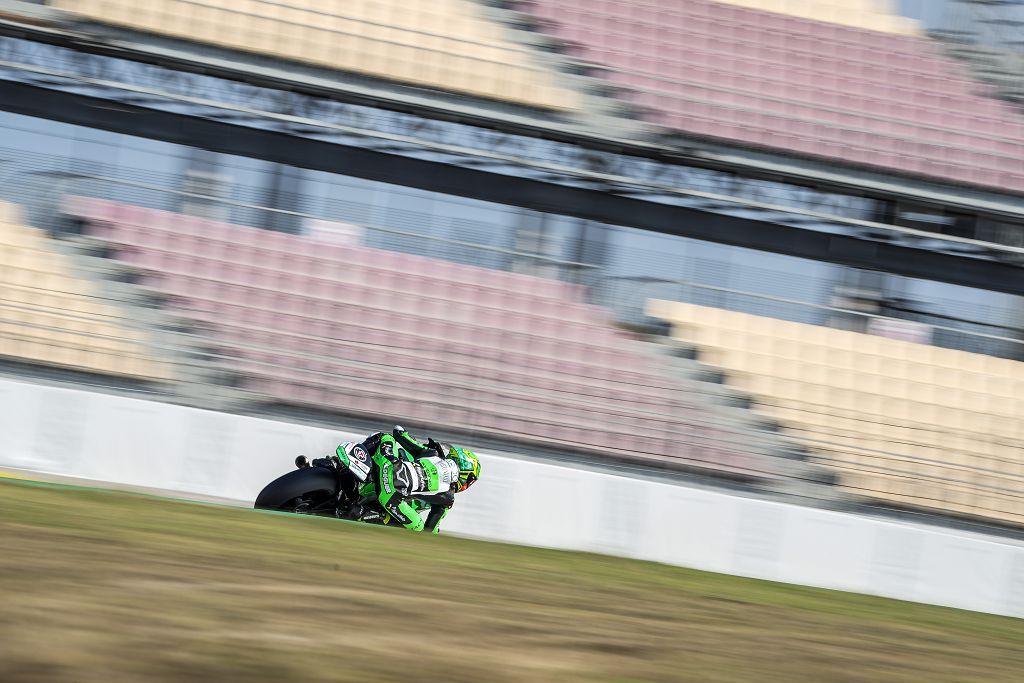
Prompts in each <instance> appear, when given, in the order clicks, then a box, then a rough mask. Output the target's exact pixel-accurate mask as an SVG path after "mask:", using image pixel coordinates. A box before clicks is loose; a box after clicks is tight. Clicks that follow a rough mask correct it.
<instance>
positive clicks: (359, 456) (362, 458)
mask: <svg viewBox="0 0 1024 683" xmlns="http://www.w3.org/2000/svg"><path fill="white" fill-rule="evenodd" d="M352 457H353V458H355V459H356V460H358V461H359V462H366V458H367V455H366V451H365V450H363V447H362V446H356V447H355V448H353V449H352Z"/></svg>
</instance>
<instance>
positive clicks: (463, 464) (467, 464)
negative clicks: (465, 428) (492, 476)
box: [441, 444, 480, 493]
mask: <svg viewBox="0 0 1024 683" xmlns="http://www.w3.org/2000/svg"><path fill="white" fill-rule="evenodd" d="M441 446H442V448H444V452H445V457H446V458H449V459H451V460H454V461H455V463H456V464H457V465H458V466H459V480H458V481H457V482H456V483H455V492H456V493H461V492H462V491H465V490H466V489H468V488H469V487H470V486H472V485H473V483H474V482H475V481H476V480H477V479H479V478H480V458H478V457H476V453H474V452H473V451H470V450H466V449H465V448H460V447H459V446H452V445H451V444H441Z"/></svg>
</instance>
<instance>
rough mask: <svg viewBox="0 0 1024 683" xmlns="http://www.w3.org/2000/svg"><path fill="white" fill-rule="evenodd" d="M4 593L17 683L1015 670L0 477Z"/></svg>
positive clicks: (468, 549) (775, 677) (797, 606)
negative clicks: (467, 590)
mask: <svg viewBox="0 0 1024 683" xmlns="http://www.w3.org/2000/svg"><path fill="white" fill-rule="evenodd" d="M466 589H469V590H471V591H472V596H469V595H467V594H466V593H464V592H463V591H464V590H466ZM0 597H2V601H0V680H2V681H5V682H8V683H21V682H25V681H53V682H62V681H75V682H85V683H88V682H91V681H140V680H145V681H180V680H186V679H193V680H204V681H227V682H233V681H246V682H252V681H264V680H267V681H269V680H273V681H292V680H294V681H304V682H305V681H310V682H312V681H359V682H364V681H403V682H408V681H435V680H436V681H474V682H475V681H488V682H490V681H495V682H499V683H500V682H504V681H607V682H611V681H618V682H625V681H701V682H719V681H721V682H724V681H759V682H760V681H787V682H788V681H851V682H852V681H872V682H878V681H907V682H910V681H914V682H918V681H928V682H929V683H940V682H946V681H949V682H953V681H956V682H965V681H986V682H990V683H991V682H997V681H1007V682H1009V681H1013V682H1017V681H1020V680H1021V672H1022V671H1024V621H1022V620H1015V619H1010V618H1003V617H995V616H990V615H983V614H977V613H972V612H964V611H959V610H953V609H946V608H939V607H931V606H925V605H917V604H912V603H904V602H898V601H893V600H885V599H880V598H872V597H866V596H860V595H853V594H846V593H839V592H835V591H827V590H820V589H811V588H800V587H794V586H788V585H782V584H773V583H770V582H764V581H755V580H749V579H741V578H736V577H730V576H722V575H717V574H709V573H706V572H698V571H692V570H686V569H680V568H675V567H667V566H663V565H657V564H652V563H644V562H636V561H631V560H624V559H616V558H608V557H602V556H596V555H587V554H580V553H566V552H559V551H548V550H538V549H531V548H522V547H516V546H508V545H501V544H495V543H483V542H477V541H470V540H464V539H457V538H445V537H428V536H418V535H416V534H412V533H409V532H405V531H402V530H394V529H382V528H376V527H368V526H365V525H359V524H352V523H345V522H338V521H334V520H326V519H317V518H303V517H295V516H288V515H276V514H268V513H260V512H254V511H251V510H240V509H230V508H222V507H217V506H211V505H202V504H194V503H183V502H175V501H168V500H163V499H158V498H151V497H146V496H140V495H133V494H125V493H115V492H109V491H99V490H83V489H68V488H61V487H52V486H40V485H33V484H28V483H25V482H19V481H14V480H7V481H0Z"/></svg>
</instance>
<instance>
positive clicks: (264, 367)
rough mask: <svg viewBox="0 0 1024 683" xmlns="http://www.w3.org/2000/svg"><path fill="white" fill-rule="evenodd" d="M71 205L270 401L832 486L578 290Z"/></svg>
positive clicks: (171, 217)
mask: <svg viewBox="0 0 1024 683" xmlns="http://www.w3.org/2000/svg"><path fill="white" fill-rule="evenodd" d="M66 210H67V212H68V213H69V214H70V215H72V216H74V217H76V218H77V219H79V220H81V221H84V223H85V233H86V234H88V235H90V236H93V237H94V238H96V239H99V240H100V241H101V242H102V243H103V244H104V245H106V246H108V247H110V251H109V252H108V253H109V254H110V255H111V256H113V257H114V258H116V259H118V261H119V262H121V263H123V264H126V265H129V266H131V267H134V268H136V269H138V270H139V271H140V274H141V277H140V280H139V283H140V284H141V285H143V286H145V287H147V288H149V289H152V290H154V291H156V292H158V293H160V294H161V295H163V296H164V297H166V298H167V301H168V306H169V307H170V308H172V309H173V310H174V311H175V313H176V314H178V315H181V316H187V317H189V318H191V319H192V320H194V321H195V322H197V323H200V327H201V329H206V330H210V334H211V335H212V337H213V340H214V341H215V343H216V344H217V345H218V346H219V348H220V354H221V355H222V356H223V357H224V358H225V361H224V363H225V366H224V367H225V369H227V370H229V371H230V372H231V373H232V374H233V375H235V376H237V377H238V378H239V383H240V385H241V386H242V387H243V388H244V389H246V390H247V391H249V392H251V393H252V396H253V397H254V399H255V400H257V401H261V402H268V403H281V404H290V405H298V406H307V407H312V408H316V409H321V410H330V411H335V412H341V413H344V414H349V415H353V414H354V415H363V416H367V417H371V418H380V417H381V416H392V417H393V418H394V419H400V420H402V421H403V422H410V421H411V422H415V423H418V424H424V425H434V426H437V427H441V428H445V429H449V430H452V431H454V432H459V433H469V432H473V431H484V432H486V433H488V434H491V435H494V436H497V437H501V438H506V439H511V440H515V441H522V440H526V441H527V442H530V443H534V444H540V445H546V446H548V447H557V448H567V449H570V450H577V451H585V452H590V453H591V454H592V455H593V454H597V455H599V456H601V457H611V458H612V459H616V460H637V459H640V460H642V461H644V462H647V463H648V464H652V463H661V464H662V465H663V466H666V467H672V468H684V469H690V470H694V471H710V472H714V473H716V474H718V475H728V476H735V477H738V478H743V479H750V480H757V481H761V482H770V481H773V480H777V479H779V478H780V477H781V476H783V475H791V476H796V477H798V478H799V477H810V476H813V474H814V468H809V467H807V466H806V465H804V464H803V463H800V462H790V461H787V460H786V459H785V458H783V457H780V456H781V454H780V453H778V452H775V451H773V446H774V444H773V439H772V438H771V437H770V436H766V435H764V434H758V433H756V432H755V431H754V430H752V429H751V428H750V427H745V426H744V425H743V424H742V423H738V422H737V421H736V419H735V418H734V419H732V420H726V421H723V420H722V419H720V416H716V415H715V413H714V412H713V411H714V409H713V407H711V406H708V405H706V404H705V403H704V402H703V401H702V400H701V398H702V397H701V396H700V394H698V393H694V392H693V391H692V387H688V386H686V385H681V384H680V383H679V382H678V381H676V380H675V379H673V378H672V377H671V375H669V374H668V373H667V372H666V369H665V367H663V365H662V364H661V363H660V361H659V359H657V358H653V357H651V356H649V355H647V354H644V353H641V352H638V351H637V350H636V349H635V348H633V347H631V346H630V345H629V342H628V340H627V339H626V338H624V337H623V336H622V335H621V334H619V333H617V332H616V331H615V328H614V327H612V326H611V325H610V321H609V320H608V318H607V316H606V313H605V312H604V311H602V310H600V309H598V308H596V307H594V306H591V305H588V304H586V303H584V302H583V301H582V299H581V296H580V295H581V290H580V288H579V287H577V286H575V285H569V284H566V283H562V282H559V281H557V280H547V279H542V278H538V277H532V276H527V275H520V274H515V273H508V272H505V273H503V272H496V271H493V270H487V269H483V268H478V267H473V266H463V265H458V264H454V263H450V262H444V261H438V260H435V259H430V258H425V257H421V256H415V255H408V254H398V253H396V252H393V251H384V250H377V249H368V248H365V247H361V246H354V245H345V244H337V243H332V242H329V241H323V240H322V239H316V238H309V237H301V236H293V235H288V234H284V233H275V232H268V231H266V230H260V229H257V228H249V227H243V226H238V225H231V224H226V223H221V222H217V221H211V220H206V219H198V218H193V217H188V216H182V215H179V214H173V213H168V212H161V211H154V210H148V209H143V208H139V207H134V206H129V205H124V204H118V203H114V202H106V201H101V200H95V199H87V198H70V199H69V200H68V201H67V203H66ZM818 476H819V477H820V476H821V475H820V474H819V475H818Z"/></svg>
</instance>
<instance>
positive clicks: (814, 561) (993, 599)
mask: <svg viewBox="0 0 1024 683" xmlns="http://www.w3.org/2000/svg"><path fill="white" fill-rule="evenodd" d="M387 426H388V425H382V427H383V428H387ZM0 434H2V435H3V437H2V442H0V467H3V466H7V467H14V468H23V469H28V470H33V471H37V472H41V473H52V474H60V475H65V476H75V477H84V478H87V479H93V480H97V481H102V482H111V483H116V484H127V485H133V486H142V487H152V488H160V489H169V490H174V491H181V492H186V493H196V494H206V495H211V496H218V497H223V498H231V499H237V500H241V501H252V500H253V499H254V498H255V496H256V493H257V492H258V491H259V490H260V489H261V488H262V487H263V486H264V485H265V484H266V483H267V482H269V481H270V480H271V479H273V478H275V477H277V476H279V475H280V474H283V473H284V472H286V471H287V470H289V469H290V468H291V467H292V466H293V465H292V460H293V458H294V457H295V455H297V454H300V453H303V454H306V455H309V456H317V455H324V454H327V453H330V452H332V451H333V449H334V447H335V445H337V443H338V442H340V441H343V440H347V439H351V438H356V437H358V435H354V434H346V433H342V432H332V431H330V430H326V429H317V428H312V427H307V426H302V425H295V424H288V423H284V422H276V421H272V420H264V419H257V418H251V417H240V416H236V415H228V414H222V413H215V412H210V411H204V410H198V409H195V408H185V407H181V406H172V405H166V404H162V403H154V402H149V401H142V400H137V399H130V398H122V397H115V396H108V395H104V394H97V393H91V392H85V391H78V390H73V389H63V388H54V387H46V386H40V385H36V384H31V383H23V382H15V381H9V380H0ZM482 463H483V476H482V477H481V480H480V483H479V484H477V485H476V486H474V487H473V488H472V489H471V490H470V491H469V492H467V493H465V494H462V495H460V496H459V502H458V503H457V505H456V507H455V508H454V509H453V510H452V512H451V513H450V514H449V515H448V518H447V519H446V520H445V527H444V528H445V530H446V531H450V532H453V533H459V534H466V535H472V536H477V537H482V538H488V539H495V540H500V541H508V542H513V543H522V544H528V545H537V546H547V547H552V548H566V549H572V550H586V551H592V552H598V553H606V554H611V555H621V556H626V557H633V558H639V559H645V560H654V561H658V562H665V563H668V564H675V565H682V566H687V567H696V568H699V569H706V570H710V571H715V572H723V573H729V574H738V575H743V576H752V577H757V578H763V579H772V580H776V581H784V582H789V583H797V584H804V585H811V586H821V587H826V588H837V589H842V590H848V591H856V592H861V593H871V594H877V595H885V596H890V597H895V598H901V599H904V600H913V601H918V602H927V603H933V604H939V605H949V606H953V607H962V608H966V609H972V610H978V611H984V612H992V613H997V614H1006V615H1012V616H1018V617H1024V547H1021V546H1020V545H1018V544H1015V543H1013V542H1011V541H1001V540H998V539H993V538H989V537H983V536H979V535H976V534H971V533H967V532H958V531H951V530H940V529H935V528H929V527H924V526H918V525H911V524H905V523H900V522H891V521H881V520H877V519H871V518H866V517H862V516H858V515H854V514H847V513H838V512H828V511H822V510H815V509H810V508H805V507H800V506H795V505H788V504H783V503H773V502H767V501H761V500H751V499H748V498H743V497H740V496H733V495H729V494H726V493H720V492H716V491H709V490H703V489H693V488H689V487H686V486H682V485H675V484H671V483H667V482H659V481H648V480H643V479H632V478H628V477H623V476H618V475H613V474H604V473H600V472H593V471H589V470H581V469H575V468H572V467H561V466H555V465H549V464H542V463H537V462H531V461H524V460H517V459H514V458H507V457H499V456H488V455H483V456H482Z"/></svg>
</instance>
